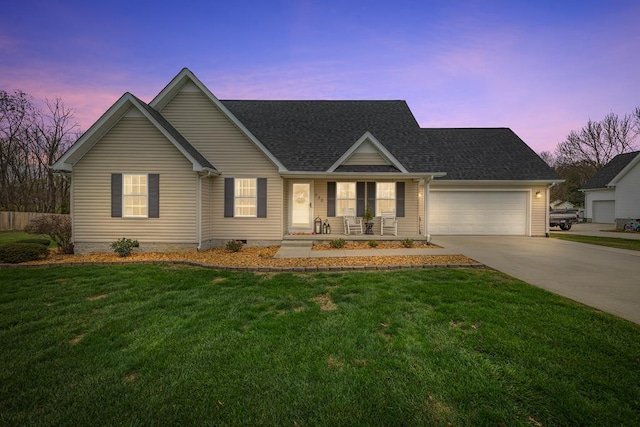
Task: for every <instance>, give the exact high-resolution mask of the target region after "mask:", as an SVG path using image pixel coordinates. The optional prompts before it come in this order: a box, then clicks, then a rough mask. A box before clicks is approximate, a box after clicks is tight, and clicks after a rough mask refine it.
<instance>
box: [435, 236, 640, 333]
mask: <svg viewBox="0 0 640 427" xmlns="http://www.w3.org/2000/svg"><path fill="white" fill-rule="evenodd" d="M432 242H433V243H435V244H437V245H440V246H442V247H444V248H446V249H448V250H454V251H455V252H457V253H461V254H464V255H466V256H468V257H470V258H473V259H475V260H476V261H479V262H481V263H483V264H485V265H487V266H489V267H492V268H494V269H496V270H499V271H502V272H504V273H507V274H509V275H511V276H513V277H516V278H518V279H521V280H524V281H525V282H528V283H530V284H532V285H535V286H538V287H540V288H543V289H546V290H548V291H550V292H553V293H556V294H558V295H562V296H565V297H567V298H571V299H573V300H575V301H579V302H581V303H583V304H586V305H589V306H591V307H595V308H597V309H599V310H602V311H605V312H607V313H611V314H614V315H616V316H619V317H622V318H624V319H627V320H630V321H632V322H635V323H637V324H640V252H638V251H629V250H623V249H614V248H607V247H604V246H595V245H587V244H583V243H574V242H567V241H562V240H559V239H552V238H544V237H497V236H487V237H477V236H473V237H470V236H436V237H433V238H432Z"/></svg>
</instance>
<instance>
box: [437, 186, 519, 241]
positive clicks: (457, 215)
mask: <svg viewBox="0 0 640 427" xmlns="http://www.w3.org/2000/svg"><path fill="white" fill-rule="evenodd" d="M528 200H529V192H528V191H431V192H430V194H429V207H428V208H429V232H430V234H432V235H455V234H458V235H510V236H526V235H528V234H529V233H528V224H529V203H528Z"/></svg>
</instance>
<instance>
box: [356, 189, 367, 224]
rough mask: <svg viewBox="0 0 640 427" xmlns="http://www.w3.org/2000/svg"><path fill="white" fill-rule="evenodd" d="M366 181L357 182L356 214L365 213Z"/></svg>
mask: <svg viewBox="0 0 640 427" xmlns="http://www.w3.org/2000/svg"><path fill="white" fill-rule="evenodd" d="M364 188H365V183H364V182H361V181H358V182H356V216H362V215H364V203H365V197H366V194H365V189H364Z"/></svg>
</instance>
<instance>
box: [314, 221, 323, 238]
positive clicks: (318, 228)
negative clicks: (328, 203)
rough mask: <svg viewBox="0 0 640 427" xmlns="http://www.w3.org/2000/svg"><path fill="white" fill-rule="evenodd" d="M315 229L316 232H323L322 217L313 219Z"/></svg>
mask: <svg viewBox="0 0 640 427" xmlns="http://www.w3.org/2000/svg"><path fill="white" fill-rule="evenodd" d="M313 231H315V233H316V234H322V219H321V218H320V217H316V219H315V220H314V221H313Z"/></svg>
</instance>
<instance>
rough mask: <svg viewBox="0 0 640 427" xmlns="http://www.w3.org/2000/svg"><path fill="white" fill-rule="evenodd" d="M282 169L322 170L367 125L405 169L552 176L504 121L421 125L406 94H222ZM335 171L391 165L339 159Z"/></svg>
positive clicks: (459, 176) (471, 175)
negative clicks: (400, 97)
mask: <svg viewBox="0 0 640 427" xmlns="http://www.w3.org/2000/svg"><path fill="white" fill-rule="evenodd" d="M221 102H222V103H223V104H224V105H225V106H226V107H227V108H228V109H229V111H231V113H233V114H234V115H235V116H236V118H238V120H240V121H241V122H242V123H243V124H244V125H245V126H246V127H247V128H248V129H249V130H250V131H251V132H252V133H253V134H254V135H255V136H256V137H257V138H258V139H259V140H260V141H261V142H262V143H263V144H264V145H265V146H266V147H267V149H268V150H269V151H270V152H271V153H273V155H274V156H276V157H277V158H278V159H279V160H280V161H281V162H282V163H283V164H284V165H285V167H286V168H287V169H288V170H289V171H305V172H324V171H326V170H327V169H329V168H330V167H331V166H332V165H333V164H334V162H336V160H338V159H339V158H340V156H342V155H343V154H344V153H345V151H346V150H348V149H349V148H350V147H351V146H352V145H353V144H354V142H355V141H357V140H358V139H359V138H360V137H362V135H363V134H364V133H365V132H367V131H368V132H370V133H371V134H372V135H373V136H374V137H375V138H376V139H377V140H378V141H379V142H380V143H381V144H383V145H384V147H385V148H386V149H387V150H388V151H389V152H390V153H391V154H392V155H393V156H395V158H396V159H398V161H399V162H400V163H402V165H403V166H404V167H405V168H406V169H407V171H409V172H414V173H421V172H425V173H428V172H446V173H447V175H446V177H444V178H442V179H446V180H556V179H559V177H558V176H557V175H556V173H555V172H554V171H553V170H552V169H551V168H550V167H549V166H547V164H546V163H545V162H544V161H543V160H542V159H540V157H539V156H538V155H537V154H536V153H535V152H534V151H533V150H531V148H529V147H528V146H527V145H526V144H525V143H524V142H523V141H522V140H521V139H520V138H519V137H518V136H517V135H516V134H515V133H514V132H513V131H511V130H510V129H508V128H473V129H456V128H440V129H421V128H420V127H419V125H418V123H417V122H416V120H415V118H414V116H413V114H412V113H411V110H410V109H409V107H408V105H407V104H406V102H405V101H238V100H224V101H221ZM336 172H397V169H396V168H394V167H393V166H345V165H343V166H340V167H339V168H338V169H336Z"/></svg>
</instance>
